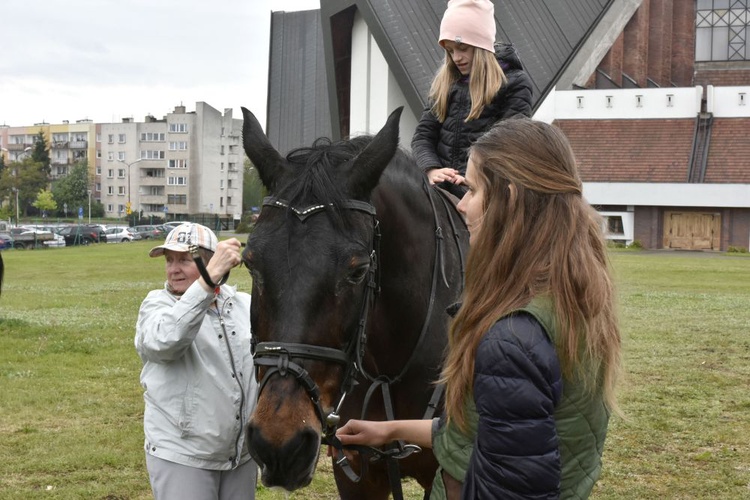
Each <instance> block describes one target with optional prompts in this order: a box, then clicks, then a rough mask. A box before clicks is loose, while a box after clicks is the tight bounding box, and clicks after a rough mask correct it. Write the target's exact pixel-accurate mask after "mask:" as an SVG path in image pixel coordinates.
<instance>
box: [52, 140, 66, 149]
mask: <svg viewBox="0 0 750 500" xmlns="http://www.w3.org/2000/svg"><path fill="white" fill-rule="evenodd" d="M68 144H70V143H69V142H68V141H53V142H52V149H63V148H67V147H68Z"/></svg>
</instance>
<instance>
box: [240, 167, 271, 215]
mask: <svg viewBox="0 0 750 500" xmlns="http://www.w3.org/2000/svg"><path fill="white" fill-rule="evenodd" d="M244 167H245V175H244V176H243V178H242V184H243V185H242V210H243V211H245V212H247V211H250V210H252V208H253V207H260V206H261V205H262V204H263V198H264V197H265V196H266V188H265V186H263V183H262V182H261V181H260V176H259V175H258V170H257V169H255V168H254V167H253V164H252V163H251V162H250V160H247V159H246V160H245V165H244Z"/></svg>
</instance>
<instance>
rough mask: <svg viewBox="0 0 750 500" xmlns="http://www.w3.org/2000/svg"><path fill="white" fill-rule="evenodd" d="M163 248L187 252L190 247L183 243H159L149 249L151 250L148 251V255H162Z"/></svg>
mask: <svg viewBox="0 0 750 500" xmlns="http://www.w3.org/2000/svg"><path fill="white" fill-rule="evenodd" d="M165 250H172V251H175V252H189V251H190V247H189V246H188V245H185V244H184V243H172V244H167V245H159V246H158V247H154V248H152V249H151V251H150V252H149V253H148V256H149V257H159V256H161V255H164V251H165Z"/></svg>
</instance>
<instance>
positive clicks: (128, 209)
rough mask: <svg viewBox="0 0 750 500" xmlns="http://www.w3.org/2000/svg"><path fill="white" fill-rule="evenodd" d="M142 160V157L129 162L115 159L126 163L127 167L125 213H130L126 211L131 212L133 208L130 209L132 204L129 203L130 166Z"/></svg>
mask: <svg viewBox="0 0 750 500" xmlns="http://www.w3.org/2000/svg"><path fill="white" fill-rule="evenodd" d="M143 160H144V158H138V159H137V160H135V161H132V162H130V163H128V162H126V161H123V160H117V161H119V162H120V163H123V164H125V165H127V167H128V205H127V207H126V209H125V213H126V215H130V214H129V213H128V212H131V213H132V210H133V209H132V207H133V205H131V204H130V166H131V165H135V164H136V163H138V162H139V161H143Z"/></svg>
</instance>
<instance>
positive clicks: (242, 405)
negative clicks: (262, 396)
mask: <svg viewBox="0 0 750 500" xmlns="http://www.w3.org/2000/svg"><path fill="white" fill-rule="evenodd" d="M228 301H229V299H227V300H225V301H224V303H223V304H222V306H221V311H220V310H219V308H218V307H217V308H216V314H217V316H218V317H219V325H221V331H222V332H223V335H224V344H225V345H226V346H227V352H228V353H229V364H230V365H231V369H232V377H233V378H234V380H235V381H237V385H238V386H239V388H240V409H239V412H240V413H239V418H240V430H239V432H238V433H237V437H236V438H235V440H234V460H233V461H232V468H234V467H236V466H237V464H239V463H240V458H241V457H242V450H241V449H240V447H239V444H240V438H241V437H242V429H243V427H244V425H243V422H242V415H243V412H244V410H245V389H244V387H242V380H241V377H240V374H239V373H237V366H236V365H235V362H234V353H233V352H232V345H231V344H230V343H229V337H228V336H227V329H226V325H225V324H224V314H223V310H224V308H225V307H226V305H227V302H228Z"/></svg>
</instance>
